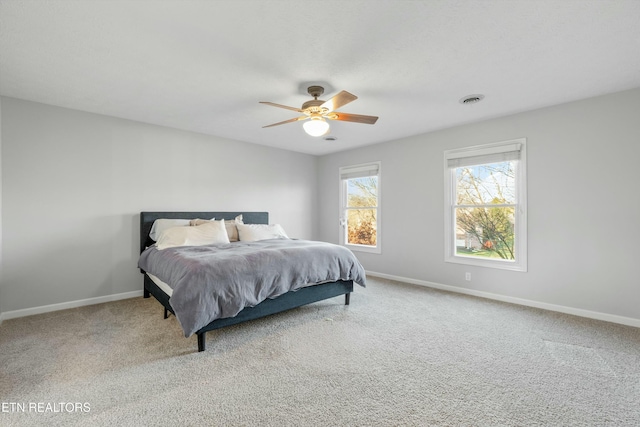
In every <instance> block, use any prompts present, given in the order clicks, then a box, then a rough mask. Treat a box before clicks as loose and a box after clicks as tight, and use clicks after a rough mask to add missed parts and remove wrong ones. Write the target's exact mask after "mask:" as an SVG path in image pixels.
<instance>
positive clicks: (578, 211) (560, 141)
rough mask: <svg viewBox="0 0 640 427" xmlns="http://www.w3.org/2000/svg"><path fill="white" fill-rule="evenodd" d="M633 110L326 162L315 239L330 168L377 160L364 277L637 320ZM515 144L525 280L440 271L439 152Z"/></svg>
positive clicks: (607, 105)
mask: <svg viewBox="0 0 640 427" xmlns="http://www.w3.org/2000/svg"><path fill="white" fill-rule="evenodd" d="M479 106H480V105H479ZM639 112H640V89H636V90H631V91H626V92H621V93H617V94H612V95H607V96H602V97H598V98H592V99H588V100H583V101H579V102H574V103H570V104H564V105H560V106H555V107H551V108H544V109H540V110H536V111H531V112H526V113H522V114H517V115H513V116H509V117H504V118H499V119H495V120H489V121H485V122H481V123H476V124H470V125H466V126H460V127H456V128H451V129H447V130H443V131H439V132H433V133H429V134H425V135H418V136H414V137H410V138H406V139H401V140H397V141H391V142H387V143H383V144H378V145H373V146H368V147H364V148H361V149H356V150H352V151H348V152H342V153H338V154H334V155H328V156H324V157H322V158H320V160H319V164H318V172H319V178H318V184H319V187H318V188H319V189H320V192H319V195H318V201H319V205H318V206H319V208H320V211H319V215H318V218H319V221H320V222H319V238H320V239H321V240H327V241H330V242H337V241H338V179H337V177H338V168H339V167H340V166H346V165H349V164H357V163H362V162H369V161H376V160H381V161H382V181H381V190H382V194H381V196H382V223H381V231H382V236H381V237H382V254H380V255H377V254H368V253H359V254H358V257H359V258H360V260H361V262H362V263H363V265H364V266H365V268H366V269H367V270H369V271H374V272H379V273H383V274H386V275H391V276H399V277H406V278H410V279H415V280H416V281H425V282H433V283H436V284H443V285H447V286H454V287H457V288H460V289H470V290H476V291H481V292H486V293H492V294H497V295H502V296H507V297H510V298H519V299H525V300H530V301H538V302H541V303H545V304H553V305H560V306H566V307H573V308H577V309H580V310H588V311H594V312H599V313H607V314H611V315H616V316H624V317H629V318H633V319H640V304H639V303H638V302H639V301H640V286H638V285H639V284H640V281H639V279H638V267H637V262H638V255H637V254H638V244H639V243H640V228H638V226H637V222H638V218H639V215H640V197H639V194H640V193H639V190H638V177H637V170H638V162H639V160H640V115H639ZM382 119H384V118H382ZM425 120H428V118H425ZM520 137H526V138H527V156H528V162H527V166H528V207H529V209H528V214H529V215H528V225H529V227H528V232H529V234H528V250H529V258H528V261H529V268H528V272H526V273H523V272H511V271H505V270H495V269H488V268H480V267H470V266H464V265H457V264H451V263H445V262H444V230H443V224H444V204H443V199H444V196H443V194H444V182H443V181H444V172H443V152H444V151H445V150H447V149H451V148H458V147H466V146H472V145H478V144H483V143H490V142H498V141H504V140H509V139H513V138H520ZM465 272H471V273H472V281H471V282H466V281H465V280H464V275H465Z"/></svg>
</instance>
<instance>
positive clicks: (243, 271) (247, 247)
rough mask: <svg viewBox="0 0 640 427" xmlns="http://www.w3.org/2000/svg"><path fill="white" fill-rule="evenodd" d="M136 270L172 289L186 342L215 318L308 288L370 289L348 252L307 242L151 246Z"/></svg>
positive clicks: (279, 240) (361, 269) (278, 241)
mask: <svg viewBox="0 0 640 427" xmlns="http://www.w3.org/2000/svg"><path fill="white" fill-rule="evenodd" d="M138 267H140V268H141V269H142V270H144V271H146V272H149V273H151V274H153V275H155V276H157V277H158V278H159V279H160V280H162V281H163V282H165V283H167V284H168V285H169V286H171V288H172V289H173V294H172V296H171V298H170V300H169V301H170V303H171V307H172V308H173V310H174V312H175V314H176V318H177V319H178V321H179V322H180V325H181V326H182V329H183V330H184V334H185V336H186V337H189V336H191V335H192V334H194V333H195V332H197V331H198V330H199V329H200V328H202V327H203V326H205V325H207V324H209V323H210V322H211V321H213V320H215V319H220V318H225V317H233V316H235V315H236V314H238V313H239V312H240V311H241V310H242V309H243V308H245V307H253V306H255V305H257V304H259V303H260V302H262V301H264V300H265V299H267V298H276V297H278V296H280V295H282V294H285V293H287V292H289V291H292V290H296V289H300V288H302V287H305V286H310V285H313V284H317V283H322V282H327V281H336V280H340V279H341V280H353V281H354V282H355V283H357V284H359V285H362V286H365V284H366V277H365V273H364V269H363V268H362V265H360V263H359V262H358V260H357V258H356V257H355V256H354V255H353V253H352V252H351V251H350V250H349V249H347V248H345V247H342V246H338V245H333V244H330V243H325V242H315V241H308V240H291V239H271V240H261V241H258V242H234V243H230V244H216V245H206V246H183V247H177V248H169V249H164V250H158V249H157V248H156V247H155V246H150V247H149V248H147V249H146V250H145V251H144V252H143V253H142V254H141V255H140V260H139V261H138Z"/></svg>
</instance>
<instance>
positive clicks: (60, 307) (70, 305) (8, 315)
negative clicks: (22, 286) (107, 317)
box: [0, 290, 142, 323]
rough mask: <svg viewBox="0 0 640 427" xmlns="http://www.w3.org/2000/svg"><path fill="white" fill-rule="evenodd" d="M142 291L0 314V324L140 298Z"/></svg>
mask: <svg viewBox="0 0 640 427" xmlns="http://www.w3.org/2000/svg"><path fill="white" fill-rule="evenodd" d="M141 296H142V290H139V291H131V292H123V293H121V294H113V295H106V296H103V297H96V298H87V299H81V300H76V301H69V302H63V303H59V304H50V305H42V306H40V307H32V308H24V309H22V310H13V311H6V312H4V313H0V323H2V321H3V320H9V319H15V318H18V317H25V316H33V315H34V314H42V313H49V312H51V311H58V310H66V309H68V308H76V307H84V306H86V305H94V304H102V303H104V302H111V301H119V300H122V299H129V298H135V297H141Z"/></svg>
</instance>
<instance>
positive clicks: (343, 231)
mask: <svg viewBox="0 0 640 427" xmlns="http://www.w3.org/2000/svg"><path fill="white" fill-rule="evenodd" d="M381 175H382V162H379V161H377V162H369V163H361V164H357V165H351V166H343V167H341V168H340V169H339V175H338V179H339V183H340V203H339V205H340V222H339V224H340V225H339V230H340V237H339V242H340V244H341V245H343V246H345V247H347V248H349V249H351V250H352V251H359V252H369V253H376V254H380V253H382V246H381V242H382V233H381V228H382V227H381V226H380V224H382V215H381V213H382V209H381V206H382V202H381V200H382V199H381V185H380V184H381V182H382V179H381ZM365 176H377V177H378V189H377V190H378V206H377V207H376V246H369V245H354V244H352V243H347V238H346V236H347V215H346V210H347V179H349V178H357V177H365Z"/></svg>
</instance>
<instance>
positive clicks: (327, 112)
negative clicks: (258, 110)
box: [260, 86, 378, 136]
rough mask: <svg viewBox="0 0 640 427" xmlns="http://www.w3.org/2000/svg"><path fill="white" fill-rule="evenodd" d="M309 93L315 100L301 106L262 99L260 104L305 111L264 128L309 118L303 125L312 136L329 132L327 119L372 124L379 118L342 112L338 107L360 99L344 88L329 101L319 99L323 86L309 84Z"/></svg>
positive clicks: (299, 111)
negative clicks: (296, 106)
mask: <svg viewBox="0 0 640 427" xmlns="http://www.w3.org/2000/svg"><path fill="white" fill-rule="evenodd" d="M307 92H308V93H309V95H311V96H313V100H311V101H307V102H305V103H304V104H302V107H301V108H295V107H288V106H286V105H281V104H276V103H273V102H266V101H260V104H267V105H272V106H274V107H280V108H286V109H287V110H292V111H297V112H298V113H303V114H304V116H299V117H295V118H293V119H289V120H285V121H283V122H278V123H274V124H271V125H267V126H263V128H269V127H272V126H278V125H283V124H285V123H292V122H297V121H299V120H307V119H310V120H309V121H307V122H305V123H304V124H303V125H302V127H303V128H304V130H305V132H307V133H308V134H309V135H311V136H322V135H325V134H326V133H327V132H329V123H327V121H326V120H325V119H329V120H342V121H345V122H355V123H365V124H369V125H372V124H374V123H375V122H376V120H378V118H377V117H375V116H363V115H360V114H349V113H341V112H338V111H335V110H337V109H338V108H340V107H342V106H344V105H347V104H348V103H350V102H351V101H355V100H356V99H358V97H357V96H355V95H353V94H351V93H349V92H347V91H346V90H343V91H342V92H340V93H338V94H337V95H335V96H334V97H333V98H331V99H330V100H328V101H322V100H320V99H318V97H319V96H320V95H322V94H323V93H324V88H323V87H322V86H309V87H308V88H307Z"/></svg>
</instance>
